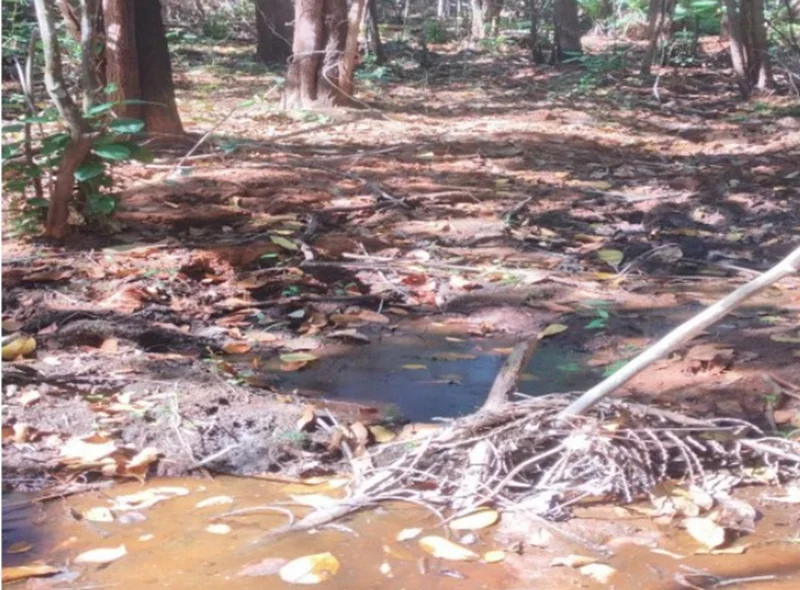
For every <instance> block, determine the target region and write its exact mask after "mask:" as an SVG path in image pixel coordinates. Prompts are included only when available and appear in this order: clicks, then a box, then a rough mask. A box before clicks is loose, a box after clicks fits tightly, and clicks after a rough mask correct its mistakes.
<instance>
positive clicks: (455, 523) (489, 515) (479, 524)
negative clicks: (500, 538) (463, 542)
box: [450, 508, 500, 531]
mask: <svg viewBox="0 0 800 590" xmlns="http://www.w3.org/2000/svg"><path fill="white" fill-rule="evenodd" d="M498 520H500V514H499V513H498V512H497V510H492V509H491V508H485V509H483V510H478V511H476V512H473V513H472V514H468V515H466V516H462V517H460V518H455V519H453V520H452V521H450V528H451V529H453V530H454V531H477V530H479V529H485V528H486V527H489V526H492V525H493V524H495V523H496V522H497V521H498Z"/></svg>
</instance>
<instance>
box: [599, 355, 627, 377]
mask: <svg viewBox="0 0 800 590" xmlns="http://www.w3.org/2000/svg"><path fill="white" fill-rule="evenodd" d="M627 364H628V361H626V360H624V359H622V360H619V361H614V362H613V363H611V364H610V365H606V366H605V368H604V369H603V377H610V376H611V375H613V374H614V373H616V372H617V371H619V370H620V369H621V368H622V367H624V366H625V365H627Z"/></svg>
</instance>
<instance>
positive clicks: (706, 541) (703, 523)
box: [683, 517, 725, 549]
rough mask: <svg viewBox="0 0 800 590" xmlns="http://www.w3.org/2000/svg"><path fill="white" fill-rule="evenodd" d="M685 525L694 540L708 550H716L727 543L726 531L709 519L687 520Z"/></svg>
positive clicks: (684, 522)
mask: <svg viewBox="0 0 800 590" xmlns="http://www.w3.org/2000/svg"><path fill="white" fill-rule="evenodd" d="M683 525H684V526H685V527H686V532H688V533H689V534H690V535H691V536H692V538H693V539H695V540H696V541H698V542H700V543H702V544H703V545H705V546H706V547H707V548H708V549H715V548H717V547H719V546H720V545H723V544H724V543H725V529H724V528H722V527H721V526H719V525H718V524H717V523H716V522H714V521H713V520H711V519H710V518H708V517H705V518H686V519H684V521H683Z"/></svg>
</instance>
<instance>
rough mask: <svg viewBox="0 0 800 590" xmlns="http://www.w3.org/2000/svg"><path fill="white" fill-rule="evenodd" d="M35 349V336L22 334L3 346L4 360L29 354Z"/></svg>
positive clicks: (11, 359)
mask: <svg viewBox="0 0 800 590" xmlns="http://www.w3.org/2000/svg"><path fill="white" fill-rule="evenodd" d="M35 350H36V340H35V339H34V338H31V337H27V338H26V337H24V336H20V337H19V338H17V339H15V340H12V341H11V342H9V343H8V344H6V345H5V346H3V350H2V356H3V360H4V361H13V360H16V359H18V358H20V357H23V356H28V355H29V354H31V353H32V352H33V351H35Z"/></svg>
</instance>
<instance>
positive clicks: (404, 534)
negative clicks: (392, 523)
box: [395, 528, 422, 543]
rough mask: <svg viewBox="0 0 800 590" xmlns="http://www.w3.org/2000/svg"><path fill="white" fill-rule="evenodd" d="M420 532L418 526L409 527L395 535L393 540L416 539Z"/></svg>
mask: <svg viewBox="0 0 800 590" xmlns="http://www.w3.org/2000/svg"><path fill="white" fill-rule="evenodd" d="M421 532H422V529H420V528H410V529H403V530H402V531H400V532H399V533H397V535H396V536H395V540H397V541H398V542H401V543H402V542H403V541H408V540H409V539H416V538H417V536H418V535H419V534H420V533H421Z"/></svg>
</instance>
